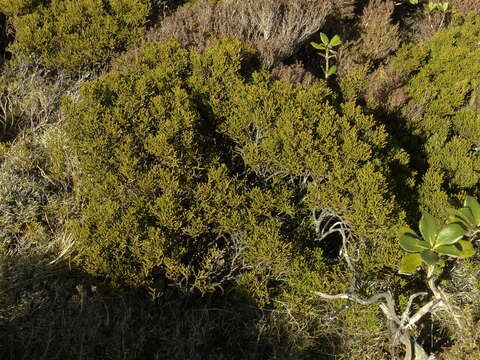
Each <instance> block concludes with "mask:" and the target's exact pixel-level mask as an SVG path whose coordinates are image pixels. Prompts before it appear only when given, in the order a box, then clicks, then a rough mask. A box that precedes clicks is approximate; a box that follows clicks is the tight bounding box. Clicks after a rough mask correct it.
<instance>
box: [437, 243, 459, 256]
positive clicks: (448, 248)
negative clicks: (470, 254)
mask: <svg viewBox="0 0 480 360" xmlns="http://www.w3.org/2000/svg"><path fill="white" fill-rule="evenodd" d="M457 245H458V243H457V244H453V245H442V246H439V247H437V248H435V251H436V252H437V253H439V254H441V255H448V256H453V257H460V255H461V249H460V247H459V246H457Z"/></svg>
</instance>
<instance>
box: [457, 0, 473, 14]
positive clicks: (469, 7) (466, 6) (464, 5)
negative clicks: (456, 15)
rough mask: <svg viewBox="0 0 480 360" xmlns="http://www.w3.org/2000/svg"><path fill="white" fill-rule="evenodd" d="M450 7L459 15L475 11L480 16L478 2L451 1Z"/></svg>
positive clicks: (471, 0)
mask: <svg viewBox="0 0 480 360" xmlns="http://www.w3.org/2000/svg"><path fill="white" fill-rule="evenodd" d="M450 6H451V7H452V8H453V9H455V10H457V11H459V12H461V13H465V14H466V13H468V12H470V11H475V12H476V13H477V14H480V0H451V1H450Z"/></svg>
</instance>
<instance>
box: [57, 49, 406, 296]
mask: <svg viewBox="0 0 480 360" xmlns="http://www.w3.org/2000/svg"><path fill="white" fill-rule="evenodd" d="M251 56H252V52H251V50H250V49H249V48H246V47H244V46H243V45H242V44H241V43H239V42H236V41H231V40H222V41H217V42H215V43H214V45H212V46H211V47H209V48H208V49H207V50H206V52H205V53H203V54H199V53H197V52H195V51H193V50H192V51H191V52H189V51H187V50H184V49H182V48H181V47H180V46H179V45H177V44H175V43H168V44H164V45H161V44H155V43H153V44H147V45H145V46H144V47H143V48H142V49H141V50H140V54H139V56H138V57H137V58H135V59H133V60H130V61H128V60H124V62H123V64H122V63H120V64H119V65H118V66H117V68H118V70H117V71H115V72H112V73H109V74H107V75H105V76H103V77H101V78H100V79H98V80H96V81H93V82H90V83H87V84H86V85H85V86H84V87H83V89H82V94H81V101H79V102H78V103H74V102H71V103H68V104H67V105H66V106H65V115H66V116H67V118H68V119H69V134H70V138H71V141H72V144H73V146H74V148H75V150H76V153H77V156H78V157H79V161H80V168H81V170H82V177H81V179H80V188H81V192H82V195H83V197H84V201H85V206H84V208H83V210H82V216H81V218H80V219H79V221H78V222H77V223H76V225H75V226H74V233H75V236H76V238H77V239H78V241H79V243H78V244H79V248H78V250H79V260H80V262H81V263H82V264H83V266H84V267H85V269H87V270H88V271H89V272H90V273H92V274H96V275H102V276H106V277H109V278H110V279H112V280H113V281H114V282H115V283H117V284H122V283H127V284H131V285H143V286H145V285H148V286H150V285H151V284H152V283H153V280H154V278H155V277H158V276H165V277H166V278H167V279H168V280H169V281H172V282H173V283H175V284H176V285H177V286H180V287H181V288H182V289H184V290H189V289H199V290H201V291H211V290H213V289H215V288H216V287H218V286H221V285H223V283H224V282H227V280H233V279H237V280H238V282H239V284H241V285H240V287H241V288H244V289H245V290H246V291H248V292H249V293H250V294H255V296H254V297H255V298H256V299H257V300H258V302H259V304H267V303H268V302H269V301H270V300H269V296H270V291H271V286H272V284H278V283H283V282H285V283H290V286H293V287H298V286H300V287H302V286H304V285H302V284H300V283H301V282H300V283H298V281H299V280H298V278H297V279H293V278H295V276H294V275H292V274H294V273H296V272H297V270H298V268H303V269H304V270H303V271H309V270H308V268H310V269H317V268H318V266H320V264H316V265H315V264H311V263H310V264H311V265H305V264H306V263H302V262H301V261H297V262H292V257H294V256H306V254H316V255H315V256H317V255H320V254H321V252H320V253H316V252H315V251H314V250H312V249H314V248H319V244H318V243H316V242H315V234H314V222H313V220H312V216H311V214H312V210H321V209H325V208H328V209H331V210H332V211H333V212H334V213H336V214H337V215H339V216H342V217H343V218H344V219H345V221H347V223H348V224H349V226H351V228H352V231H353V232H354V234H355V237H357V238H359V239H365V238H369V239H371V240H372V241H373V242H374V244H375V246H377V247H378V248H379V249H382V250H383V251H384V253H385V254H390V255H385V256H384V257H382V259H381V260H378V259H377V260H376V261H371V263H372V264H375V265H374V266H383V265H391V266H396V262H397V256H396V254H395V250H394V249H395V248H396V245H395V243H394V242H393V241H390V240H391V239H392V238H391V237H390V238H389V236H390V226H391V225H392V224H394V223H395V222H396V221H398V216H399V215H401V214H399V212H398V209H397V208H396V206H395V204H394V202H393V198H392V196H391V195H390V194H388V190H389V186H390V185H389V183H388V181H387V176H388V174H389V169H388V162H389V161H390V160H389V159H390V157H391V156H394V154H393V155H392V154H389V153H388V151H387V150H386V149H385V143H386V141H387V135H386V133H385V132H384V130H383V128H382V127H381V126H379V125H378V124H376V123H375V121H374V119H373V118H372V117H370V116H366V115H364V114H362V112H361V110H360V108H358V107H357V106H355V104H353V103H345V104H342V105H341V106H338V104H336V100H335V99H334V98H333V96H332V94H331V92H330V90H328V89H327V88H326V87H325V85H324V84H322V83H318V84H315V85H314V86H312V87H311V88H309V89H304V88H302V87H300V86H293V85H291V84H288V83H283V82H280V81H274V80H273V79H272V78H271V77H270V76H269V75H267V74H266V73H264V72H262V71H259V72H253V73H252V70H253V69H251V68H249V66H248V64H249V62H248V61H247V60H248V59H250V58H251ZM242 74H243V75H242ZM248 74H251V75H248ZM245 75H246V77H244V76H245ZM389 239H390V240H389ZM309 249H310V250H309ZM318 250H319V249H318ZM305 251H307V253H305ZM312 251H313V252H312ZM293 254H297V255H293ZM318 260H319V261H320V262H321V256H320V257H319V258H318ZM366 263H368V261H366ZM294 264H296V265H294ZM368 266H369V267H370V268H371V264H368ZM320 267H321V266H320ZM314 274H316V275H314ZM319 275H320V273H318V272H317V271H316V270H314V271H313V272H312V275H309V276H313V278H312V280H309V281H312V285H313V284H316V285H319V284H320V283H319V282H318V281H319V280H318V279H319V278H318V277H317V276H319ZM292 277H293V278H292ZM316 277H317V278H316ZM315 278H316V280H315ZM292 279H293V280H292ZM292 281H293V283H292ZM295 282H296V283H297V285H294V283H295Z"/></svg>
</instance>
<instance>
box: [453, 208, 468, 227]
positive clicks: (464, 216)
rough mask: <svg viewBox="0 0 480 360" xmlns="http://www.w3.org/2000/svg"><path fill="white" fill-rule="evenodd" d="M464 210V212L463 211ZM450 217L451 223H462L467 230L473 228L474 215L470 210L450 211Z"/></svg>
mask: <svg viewBox="0 0 480 360" xmlns="http://www.w3.org/2000/svg"><path fill="white" fill-rule="evenodd" d="M462 210H463V211H462ZM447 211H448V212H449V214H450V215H449V217H448V221H449V222H450V223H455V222H460V223H462V224H463V225H465V226H466V227H467V228H468V227H471V226H473V215H472V213H471V211H470V209H468V208H462V209H459V210H457V209H448V210H447Z"/></svg>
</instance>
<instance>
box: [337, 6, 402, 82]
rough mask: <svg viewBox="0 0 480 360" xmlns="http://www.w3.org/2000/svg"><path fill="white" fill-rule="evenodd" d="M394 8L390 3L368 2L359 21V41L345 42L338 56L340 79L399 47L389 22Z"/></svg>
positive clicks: (397, 33) (395, 26) (395, 31)
mask: <svg viewBox="0 0 480 360" xmlns="http://www.w3.org/2000/svg"><path fill="white" fill-rule="evenodd" d="M394 7H395V4H394V3H393V1H383V0H370V1H369V2H368V4H367V5H366V6H365V8H364V10H363V13H362V15H361V16H360V19H359V32H360V35H359V37H358V38H356V39H354V40H351V41H349V42H347V43H346V44H345V46H344V47H342V49H341V50H340V52H339V60H338V61H339V65H340V66H339V68H340V75H345V74H347V73H348V72H349V71H350V70H351V69H352V67H354V66H355V65H356V64H364V63H371V62H378V61H381V60H383V59H385V58H386V57H387V56H388V55H389V54H391V53H392V52H393V51H395V50H396V49H397V48H398V47H399V45H400V36H399V27H398V25H396V24H392V21H391V16H392V13H393V10H394Z"/></svg>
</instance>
